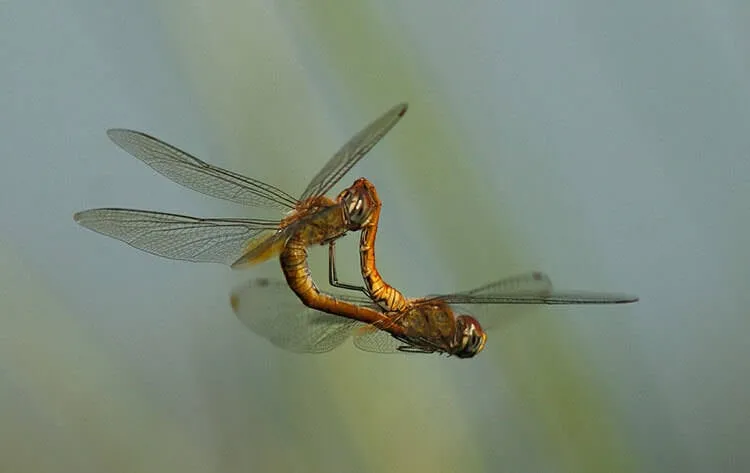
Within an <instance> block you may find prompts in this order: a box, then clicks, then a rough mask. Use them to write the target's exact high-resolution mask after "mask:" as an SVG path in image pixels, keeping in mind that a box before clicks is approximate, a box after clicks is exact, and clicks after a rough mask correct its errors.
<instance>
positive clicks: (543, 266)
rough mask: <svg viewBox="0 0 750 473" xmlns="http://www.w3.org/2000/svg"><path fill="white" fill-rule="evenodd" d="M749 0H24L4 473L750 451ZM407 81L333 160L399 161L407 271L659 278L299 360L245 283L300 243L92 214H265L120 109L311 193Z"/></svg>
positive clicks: (1, 360) (16, 36)
mask: <svg viewBox="0 0 750 473" xmlns="http://www.w3.org/2000/svg"><path fill="white" fill-rule="evenodd" d="M749 22H750V6H749V5H748V4H747V2H744V1H738V0H734V1H732V0H718V1H712V2H706V1H699V0H682V1H667V2H657V3H654V2H647V1H643V0H636V1H633V2H594V1H586V0H567V1H564V2H539V1H531V2H529V1H519V0H512V1H507V2H502V3H499V2H491V1H484V2H482V1H477V2H450V1H428V0H421V1H412V2H396V1H386V2H375V1H370V2H358V3H356V4H355V2H345V1H321V2H273V1H254V0H243V1H239V0H220V1H214V2H207V1H199V0H189V1H179V2H178V1H174V0H172V1H169V0H162V1H160V2H146V1H130V2H97V1H93V0H70V1H67V2H55V1H52V0H39V1H36V2H26V1H21V0H5V1H0V159H2V168H1V169H2V171H0V219H1V220H2V233H1V234H0V419H1V421H0V470H1V471H9V472H10V471H56V472H63V471H65V472H67V471H70V472H89V471H91V472H101V471H108V472H120V471H122V472H126V471H127V472H132V471H144V472H145V471H163V472H171V471H175V472H181V473H184V472H193V471H195V472H199V471H200V472H206V471H222V472H227V471H279V472H285V471H291V472H303V471H321V472H322V471H325V472H338V471H341V472H344V471H368V472H370V471H371V472H380V471H383V472H391V471H415V472H420V471H431V472H442V471H445V472H453V471H493V472H494V471H529V472H531V471H534V472H604V471H607V472H646V471H650V472H664V471H679V472H681V473H687V472H705V471H724V472H730V471H736V472H741V471H747V469H748V468H750V454H749V453H748V449H747V444H748V441H749V440H750V438H749V433H750V422H749V421H748V407H749V406H750V405H749V401H750V387H749V384H748V375H749V374H750V372H749V371H750V370H749V369H748V366H749V365H748V361H747V360H748V357H749V356H750V342H748V329H750V324H749V323H748V312H747V307H748V305H749V304H750V296H749V295H748V294H750V293H749V291H748V278H749V277H750V271H749V270H748V267H749V266H748V251H747V249H746V246H747V242H748V241H750V238H748V237H750V225H748V223H747V222H748V208H749V207H750V206H749V205H748V202H749V201H750V200H749V199H750V178H749V177H748V176H749V173H750V161H749V160H748V154H749V153H750V133H748V130H747V126H748V123H750V86H748V84H750V69H749V67H750V63H749V61H748V54H747V51H748V45H749V44H750V33H748V31H749V30H748V24H750V23H749ZM399 101H408V102H409V103H410V109H409V112H408V113H407V115H406V116H405V118H404V119H403V120H402V121H401V123H399V125H398V126H397V127H396V128H395V129H394V130H393V131H392V132H391V133H390V134H389V135H388V137H387V138H386V139H385V140H384V141H383V142H382V143H381V144H379V145H378V146H377V147H376V148H375V149H374V150H373V151H372V153H371V155H370V156H368V157H367V159H365V160H364V161H363V162H362V163H361V164H360V165H358V166H357V167H356V168H355V169H354V170H353V171H352V172H351V173H350V174H349V175H348V176H346V177H345V178H344V180H343V181H342V184H343V185H348V184H350V183H351V181H352V180H353V179H354V178H356V177H358V176H360V175H363V176H367V177H368V178H370V179H371V180H372V181H373V182H374V183H375V184H376V186H377V187H378V189H379V192H380V196H381V198H382V200H383V201H384V207H383V215H382V218H381V230H380V233H379V239H378V253H377V255H378V261H379V266H380V269H381V271H382V273H383V275H384V276H385V277H386V278H387V279H388V280H389V281H390V282H391V283H393V284H394V285H396V286H398V287H399V288H401V289H403V290H404V291H405V292H406V293H407V294H409V295H412V296H418V295H421V294H424V293H429V292H444V291H450V290H455V289H467V288H470V287H473V286H477V285H479V284H482V283H484V282H487V281H489V280H493V279H498V278H500V277H503V276H506V275H510V274H513V273H517V272H521V271H526V270H531V269H539V270H544V271H545V272H547V273H548V274H550V276H551V277H552V278H553V281H554V282H555V283H556V285H557V287H559V288H575V289H590V290H614V291H625V292H633V293H636V294H638V295H639V296H640V297H641V302H640V303H638V304H637V305H634V306H626V307H617V308H596V307H587V308H554V309H539V310H535V311H532V312H530V313H529V314H527V316H525V317H523V318H522V319H520V320H519V321H518V322H517V323H514V324H511V325H509V326H507V327H505V328H504V329H503V330H499V331H495V332H492V333H491V334H490V339H489V341H488V344H487V348H486V349H485V351H484V352H483V353H482V355H481V356H479V357H478V358H476V359H474V360H470V361H466V360H455V359H445V358H441V357H436V356H376V355H370V354H366V353H361V352H358V351H357V350H355V349H354V348H353V347H351V346H350V345H347V346H345V347H343V348H341V349H339V350H337V351H335V352H332V353H330V354H328V355H322V356H296V355H292V354H288V353H285V352H282V351H279V350H277V349H275V348H273V347H271V346H270V345H269V344H268V343H267V342H265V341H264V340H262V339H259V338H258V337H256V336H254V335H253V334H252V333H249V332H248V331H246V330H245V329H244V328H243V326H242V325H241V324H240V323H239V322H238V321H237V320H236V318H235V317H234V315H233V314H232V312H231V310H230V308H229V305H228V294H229V291H230V289H231V288H232V287H233V286H234V285H236V284H238V283H239V282H241V281H242V280H244V279H247V278H250V277H254V276H258V275H266V276H272V277H280V273H279V270H278V267H277V263H275V262H269V263H266V264H265V265H263V266H261V267H259V268H256V269H251V270H249V271H244V272H232V271H230V270H229V269H228V268H225V267H221V266H218V265H191V264H188V263H180V262H172V261H168V260H163V259H159V258H155V257H153V256H151V255H148V254H145V253H141V252H138V251H136V250H133V249H131V248H129V247H127V246H125V245H123V244H121V243H119V242H117V241H114V240H111V239H107V238H104V237H101V236H99V235H96V234H94V233H92V232H88V231H85V230H84V229H82V228H80V227H78V226H77V225H76V224H75V223H74V222H73V221H72V218H71V216H72V214H73V212H75V211H77V210H81V209H84V208H90V207H99V206H123V207H135V208H150V209H156V210H163V211H170V212H181V213H188V214H191V215H198V216H263V217H267V216H271V215H268V214H264V213H263V212H259V211H257V210H254V209H244V208H241V207H238V206H234V205H231V204H227V203H223V202H217V201H213V200H211V199H209V198H206V197H204V196H202V195H199V194H195V193H192V192H190V191H188V190H185V189H182V188H180V187H178V186H176V185H174V184H172V183H170V182H169V181H167V180H165V179H164V178H162V177H161V176H158V175H155V174H154V173H153V172H152V171H150V170H149V169H148V168H147V167H145V166H143V165H142V164H141V163H139V162H138V161H137V160H135V159H133V158H132V157H130V156H128V155H127V154H125V153H124V152H122V151H121V150H119V149H118V148H117V147H116V146H114V145H113V144H112V143H111V142H109V140H108V139H107V137H106V135H105V134H104V131H105V129H106V128H110V127H128V128H134V129H138V130H143V131H146V132H148V133H151V134H154V135H156V136H158V137H161V138H162V139H164V140H166V141H167V142H170V143H173V144H176V145H177V146H179V147H181V148H183V149H186V150H188V151H190V152H193V153H195V154H196V155H198V156H200V157H202V158H204V159H206V160H208V161H210V162H212V163H215V164H218V165H220V166H223V167H227V168H230V169H233V170H236V171H238V172H242V173H244V174H246V175H250V176H253V177H256V178H259V179H262V180H265V181H267V182H270V183H273V184H276V185H278V186H280V187H282V188H284V189H287V190H289V192H291V193H293V194H296V193H298V192H299V191H301V189H303V188H304V186H305V184H306V182H307V180H308V179H309V178H310V177H311V176H312V175H313V174H314V173H315V172H316V171H317V170H318V169H319V168H320V166H322V164H323V163H324V162H325V160H326V159H328V157H329V156H330V155H331V154H332V153H333V152H334V151H335V150H336V149H337V148H338V147H339V146H340V145H341V144H342V143H343V142H344V141H345V140H346V139H347V138H348V137H349V136H350V135H351V134H353V133H354V132H356V131H357V130H358V129H359V128H360V127H362V126H363V125H364V124H366V123H367V122H368V121H369V120H371V119H373V118H375V117H376V116H377V115H378V114H380V113H381V112H383V111H384V110H386V109H387V108H388V107H390V106H391V105H393V104H395V103H397V102H399ZM341 187H342V186H339V187H338V188H337V190H338V189H339V188H341ZM355 239H356V238H351V237H350V240H352V241H349V242H346V243H343V244H342V245H341V249H340V250H339V254H340V255H341V256H340V257H341V259H342V265H343V266H344V267H343V268H342V273H343V276H345V277H346V278H347V279H349V280H352V279H353V278H355V277H356V276H357V273H356V271H357V268H356V261H357V260H356V253H355V244H356V242H355V241H354V240H355ZM325 256H326V255H325V252H324V251H323V250H315V251H314V255H313V262H314V263H315V265H314V268H315V269H316V278H317V279H318V280H319V281H321V282H322V281H324V280H325V267H324V262H325ZM497 316H498V317H502V311H498V315H497Z"/></svg>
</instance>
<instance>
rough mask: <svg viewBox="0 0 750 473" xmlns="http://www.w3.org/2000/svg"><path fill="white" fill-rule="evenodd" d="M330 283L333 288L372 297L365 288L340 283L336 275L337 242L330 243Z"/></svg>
mask: <svg viewBox="0 0 750 473" xmlns="http://www.w3.org/2000/svg"><path fill="white" fill-rule="evenodd" d="M328 283H329V284H330V285H331V286H333V287H338V288H340V289H347V290H350V291H361V292H363V293H364V294H365V295H366V296H367V297H370V292H369V291H368V290H367V288H365V287H364V286H357V285H354V284H347V283H343V282H340V281H339V278H338V276H337V275H336V241H335V240H334V241H331V242H329V243H328Z"/></svg>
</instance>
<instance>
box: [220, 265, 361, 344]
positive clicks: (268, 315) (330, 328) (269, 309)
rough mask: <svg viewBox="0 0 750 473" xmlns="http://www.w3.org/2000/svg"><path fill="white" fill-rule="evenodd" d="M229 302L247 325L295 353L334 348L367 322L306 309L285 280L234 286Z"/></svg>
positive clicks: (253, 330) (258, 333)
mask: <svg viewBox="0 0 750 473" xmlns="http://www.w3.org/2000/svg"><path fill="white" fill-rule="evenodd" d="M230 301H231V304H232V309H233V310H234V313H235V315H236V316H237V318H238V319H240V321H241V322H242V323H243V324H244V325H245V326H246V327H247V328H249V329H250V330H251V331H252V332H254V333H255V334H257V335H260V336H261V337H263V338H265V339H266V340H268V341H269V342H271V343H272V344H273V345H275V346H277V347H279V348H282V349H284V350H287V351H291V352H294V353H324V352H328V351H331V350H333V349H334V348H336V347H338V346H339V345H341V344H342V343H344V341H345V340H346V339H347V338H349V336H351V334H352V331H353V330H355V329H356V328H357V327H360V326H364V325H365V324H363V323H361V322H357V321H355V320H351V319H347V318H344V317H337V316H335V315H330V314H326V313H323V312H318V311H316V310H313V309H308V308H306V307H305V306H303V305H302V303H301V302H300V301H299V299H297V297H296V296H295V294H294V293H293V292H292V290H291V289H289V286H287V285H286V283H285V282H283V281H274V280H268V279H265V278H257V279H253V280H251V281H250V282H249V283H247V284H244V285H242V286H240V287H237V288H235V289H234V290H233V291H232V294H231V297H230Z"/></svg>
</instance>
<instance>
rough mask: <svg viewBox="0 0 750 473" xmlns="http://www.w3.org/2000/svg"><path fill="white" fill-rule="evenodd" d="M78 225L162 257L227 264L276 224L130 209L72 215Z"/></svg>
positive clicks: (101, 210)
mask: <svg viewBox="0 0 750 473" xmlns="http://www.w3.org/2000/svg"><path fill="white" fill-rule="evenodd" d="M73 218H74V219H75V221H76V222H78V223H79V224H80V225H82V226H84V227H86V228H88V229H90V230H93V231H95V232H97V233H101V234H102V235H106V236H109V237H112V238H116V239H118V240H121V241H123V242H125V243H127V244H128V245H130V246H132V247H134V248H138V249H139V250H143V251H145V252H148V253H152V254H154V255H158V256H162V257H164V258H170V259H176V260H183V261H194V262H202V263H223V264H227V265H230V264H232V263H233V262H234V261H235V260H236V259H237V258H239V257H240V255H242V253H243V252H244V249H245V248H246V247H247V246H248V244H252V241H253V240H254V239H260V238H263V237H266V236H267V235H269V234H272V232H273V231H274V230H275V229H276V228H277V227H278V222H274V221H270V220H246V219H213V218H211V219H202V218H195V217H189V216H185V215H173V214H167V213H161V212H151V211H146V210H131V209H92V210H85V211H83V212H78V213H77V214H75V215H74V216H73Z"/></svg>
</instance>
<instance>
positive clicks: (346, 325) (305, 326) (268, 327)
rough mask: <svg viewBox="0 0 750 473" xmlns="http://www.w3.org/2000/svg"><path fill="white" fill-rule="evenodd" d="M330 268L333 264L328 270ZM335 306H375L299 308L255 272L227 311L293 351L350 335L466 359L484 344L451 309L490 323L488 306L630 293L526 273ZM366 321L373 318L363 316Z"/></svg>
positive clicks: (350, 298) (371, 343)
mask: <svg viewBox="0 0 750 473" xmlns="http://www.w3.org/2000/svg"><path fill="white" fill-rule="evenodd" d="M333 271H335V269H334V270H333ZM329 297H335V298H336V299H337V300H338V301H339V302H340V303H341V304H351V305H353V306H356V307H360V308H363V310H368V311H373V312H381V313H384V314H385V315H386V316H387V320H385V321H382V322H381V321H376V322H374V323H372V322H367V321H363V320H365V319H364V318H363V319H360V320H357V319H355V318H342V317H337V316H334V315H331V314H328V313H323V312H320V311H316V310H313V309H310V308H307V309H305V308H303V307H301V306H300V304H299V301H298V300H297V299H295V298H294V297H293V296H292V294H290V293H289V289H288V287H287V285H286V284H285V283H284V282H282V281H276V280H269V279H265V278H257V279H254V280H251V281H250V282H249V283H247V284H244V285H242V286H240V287H238V288H235V289H234V290H233V291H232V294H231V297H230V302H231V305H232V309H233V310H234V312H235V314H236V315H237V317H238V318H239V319H240V321H242V323H243V324H244V325H245V326H246V327H248V328H249V329H250V330H251V331H253V332H254V333H256V334H257V335H259V336H261V337H263V338H265V339H267V340H268V341H270V342H271V343H272V344H273V345H275V346H277V347H279V348H282V349H284V350H287V351H291V352H295V353H324V352H328V351H331V350H333V349H334V348H336V347H338V346H340V345H341V344H343V343H344V342H345V341H346V340H347V339H348V338H350V337H352V338H353V340H354V345H355V346H356V347H357V348H359V349H361V350H364V351H368V352H374V353H395V352H411V353H439V354H447V355H453V356H456V357H459V358H471V357H474V356H475V355H477V354H478V353H479V352H480V351H482V349H483V348H484V345H485V342H486V339H487V335H486V332H485V331H484V329H483V328H482V326H481V325H480V323H479V321H478V320H477V319H476V318H475V317H473V316H471V315H467V314H463V315H458V307H460V306H471V307H473V308H474V311H475V312H476V311H480V312H482V313H483V314H484V317H483V319H482V321H483V323H487V324H488V325H489V326H493V327H497V326H498V324H499V323H500V322H502V319H503V315H501V314H497V313H496V312H497V311H496V310H490V309H492V308H493V307H494V306H496V305H516V304H526V305H571V304H625V303H631V302H636V301H637V300H638V297H636V296H631V295H627V294H614V293H598V292H585V291H570V292H557V291H554V290H553V288H552V282H551V281H550V278H549V277H548V276H547V275H546V274H544V273H541V272H530V273H526V274H520V275H516V276H512V277H508V278H504V279H501V280H499V281H495V282H492V283H489V284H485V285H483V286H481V287H478V288H475V289H471V290H468V291H463V292H456V293H452V294H442V295H431V296H427V297H422V298H416V299H406V300H405V306H404V307H403V308H402V309H401V310H400V311H391V312H384V310H383V308H382V307H381V306H380V305H379V304H376V303H375V302H373V301H372V300H371V299H369V298H366V297H361V296H354V295H344V294H342V295H336V296H331V295H329ZM368 319H370V320H373V319H375V317H372V316H370V317H368Z"/></svg>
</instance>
